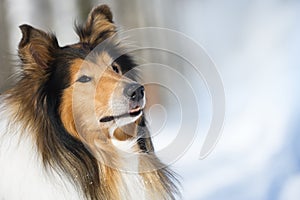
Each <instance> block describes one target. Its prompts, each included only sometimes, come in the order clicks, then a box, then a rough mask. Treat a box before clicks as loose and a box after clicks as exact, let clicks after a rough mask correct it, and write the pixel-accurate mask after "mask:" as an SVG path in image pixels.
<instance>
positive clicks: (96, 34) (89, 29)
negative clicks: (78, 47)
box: [76, 5, 116, 47]
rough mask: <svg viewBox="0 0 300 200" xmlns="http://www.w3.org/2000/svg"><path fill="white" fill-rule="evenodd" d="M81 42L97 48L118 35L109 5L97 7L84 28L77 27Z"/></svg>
mask: <svg viewBox="0 0 300 200" xmlns="http://www.w3.org/2000/svg"><path fill="white" fill-rule="evenodd" d="M76 32H77V34H78V36H79V38H80V42H82V43H88V44H90V45H91V46H92V47H95V46H97V45H98V44H100V43H101V42H102V41H104V40H105V39H107V38H110V37H112V36H113V35H114V34H115V33H116V27H115V25H114V23H113V16H112V13H111V11H110V8H109V7H108V6H107V5H101V6H98V7H95V8H94V9H93V10H92V11H91V12H90V13H89V16H88V18H87V20H86V22H85V23H84V24H83V25H82V26H76Z"/></svg>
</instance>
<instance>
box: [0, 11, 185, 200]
mask: <svg viewBox="0 0 300 200" xmlns="http://www.w3.org/2000/svg"><path fill="white" fill-rule="evenodd" d="M20 29H21V31H22V35H23V37H22V39H21V41H20V44H19V52H18V53H19V57H20V60H21V66H20V68H21V69H20V72H19V81H18V82H17V83H16V85H15V86H14V87H13V88H12V89H10V90H9V91H7V92H6V93H5V94H4V95H5V98H4V101H3V102H2V103H3V104H6V105H9V106H10V108H11V111H10V113H12V114H11V121H10V122H9V126H8V127H7V130H6V132H7V133H9V132H10V131H9V127H13V126H14V124H15V123H19V124H21V125H22V129H20V132H21V133H20V140H22V137H28V135H24V134H23V133H22V131H21V130H26V131H24V133H26V134H27V133H28V132H30V133H31V135H30V136H29V137H30V138H32V140H33V141H34V142H33V143H35V144H36V148H37V151H38V153H39V155H40V159H41V161H42V163H43V167H44V169H45V170H46V171H47V172H48V173H49V174H51V173H52V171H54V172H55V173H58V174H61V175H62V176H61V177H62V178H63V177H64V176H67V177H68V179H69V181H70V182H71V183H72V184H73V185H74V187H77V188H78V191H79V192H80V193H82V195H83V197H84V198H85V199H91V200H92V199H93V200H94V199H95V200H100V199H126V198H127V197H126V195H127V194H126V183H125V182H126V181H125V180H124V178H122V176H123V175H122V173H125V172H122V171H120V170H118V169H116V168H113V167H110V166H107V165H105V164H103V162H102V161H105V162H104V163H112V165H118V163H119V162H122V159H121V157H120V155H119V151H118V150H116V149H115V148H114V146H113V145H109V144H110V143H109V144H108V145H101V143H99V144H96V145H90V144H88V141H86V140H84V141H82V138H81V137H80V136H79V134H77V133H76V127H75V125H74V124H73V123H74V119H73V118H72V117H70V118H67V119H65V118H63V117H62V115H63V114H68V113H67V110H68V109H67V110H64V109H62V107H61V106H62V102H65V101H66V99H68V98H69V97H68V96H66V94H67V91H68V88H69V87H70V83H71V82H72V72H71V71H70V69H69V66H74V65H75V64H74V63H75V61H74V60H76V59H82V60H84V59H85V58H86V56H87V55H88V54H89V53H90V52H91V50H92V49H94V48H95V47H96V46H97V45H98V44H100V43H101V42H103V41H105V40H107V39H109V38H110V37H112V36H114V35H115V34H116V27H115V25H114V24H113V18H112V13H111V12H110V9H109V8H108V7H107V6H106V5H102V6H98V7H96V8H94V9H93V10H92V11H91V13H90V14H89V16H88V18H87V21H86V23H85V24H83V25H77V27H76V32H77V34H78V36H79V38H80V42H79V43H77V44H74V45H69V46H65V47H60V46H59V45H58V42H57V39H56V37H55V36H54V35H53V34H49V33H45V32H43V31H42V30H38V29H35V28H33V27H31V26H29V25H22V26H20ZM109 42H112V43H114V44H113V46H115V48H113V50H111V52H109V53H108V54H114V52H113V51H119V50H118V44H117V43H115V41H113V40H110V41H109ZM102 51H105V49H100V50H99V52H98V54H99V55H102V53H103V52H102ZM98 54H97V55H98ZM97 55H96V57H97ZM92 59H94V58H92ZM95 59H97V58H95ZM115 62H116V63H117V64H118V65H119V66H120V68H121V71H122V72H123V73H126V72H127V71H129V70H131V69H132V68H134V67H135V63H134V62H133V60H132V59H131V57H130V56H128V55H122V56H121V57H119V58H117V59H116V61H115ZM64 108H65V107H64ZM1 109H3V108H1ZM1 109H0V110H1ZM68 111H70V112H72V109H71V108H69V110H68ZM2 112H3V111H2ZM62 113H63V114H62ZM70 115H71V114H70ZM66 122H68V123H67V124H68V125H66V124H64V123H66ZM71 129H72V130H73V131H69V130H71ZM131 130H134V132H135V134H134V136H133V137H132V138H131V137H128V136H125V134H124V133H122V130H118V129H117V130H116V134H117V135H118V136H117V137H118V138H119V139H120V140H128V139H131V140H133V141H136V145H135V147H136V148H137V152H139V153H140V155H141V156H140V157H139V166H138V167H139V169H140V171H141V172H140V175H141V177H142V184H144V186H145V188H144V190H145V194H146V196H147V198H148V199H175V198H176V197H177V196H178V195H179V193H178V189H177V186H176V184H177V180H176V178H175V176H174V173H173V172H172V171H171V170H170V169H168V168H167V167H166V166H164V165H163V164H162V163H161V162H160V161H159V159H158V158H157V157H156V156H155V154H154V149H153V145H152V142H151V139H150V137H149V136H150V134H149V131H148V129H147V126H146V122H145V118H144V116H141V117H140V119H139V120H137V121H136V122H135V123H134V124H132V128H131ZM72 132H73V133H72ZM74 132H75V133H74ZM104 132H105V130H103V133H104ZM104 135H105V134H104ZM108 135H109V134H108V133H107V134H106V136H107V138H105V140H107V139H108V140H109V136H108ZM93 139H94V138H93ZM98 139H99V138H98ZM0 140H1V139H0ZM97 145H100V146H97ZM148 169H158V170H155V171H149V170H148ZM63 175H64V176H63ZM126 176H131V175H130V174H129V175H126ZM132 176H134V175H132ZM122 184H123V186H122ZM120 191H122V193H120ZM123 192H124V194H123ZM123 195H124V196H123ZM0 197H1V194H0Z"/></svg>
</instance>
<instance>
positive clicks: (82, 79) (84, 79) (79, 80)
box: [77, 75, 92, 83]
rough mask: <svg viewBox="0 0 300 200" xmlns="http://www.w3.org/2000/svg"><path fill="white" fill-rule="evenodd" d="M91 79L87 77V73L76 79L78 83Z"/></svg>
mask: <svg viewBox="0 0 300 200" xmlns="http://www.w3.org/2000/svg"><path fill="white" fill-rule="evenodd" d="M91 80H92V78H91V77H89V76H87V75H83V76H81V77H80V78H79V79H78V80H77V81H78V82H80V83H87V82H90V81H91Z"/></svg>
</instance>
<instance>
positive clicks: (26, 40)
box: [18, 24, 59, 70]
mask: <svg viewBox="0 0 300 200" xmlns="http://www.w3.org/2000/svg"><path fill="white" fill-rule="evenodd" d="M20 29H21V31H22V35H23V36H22V39H21V41H20V43H19V51H18V52H19V57H20V59H21V61H22V62H23V64H24V65H23V66H24V68H31V69H34V68H35V69H38V70H40V69H46V68H47V67H48V63H49V62H50V61H51V60H52V56H51V55H52V52H53V51H55V49H57V48H59V46H58V42H57V39H56V37H55V36H54V35H51V34H47V33H45V32H43V31H41V30H38V29H35V28H33V27H32V26H29V25H26V24H24V25H21V26H20Z"/></svg>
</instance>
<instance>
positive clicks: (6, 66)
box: [0, 0, 12, 93]
mask: <svg viewBox="0 0 300 200" xmlns="http://www.w3.org/2000/svg"><path fill="white" fill-rule="evenodd" d="M0 29H1V31H0V93H1V92H3V91H4V90H6V89H7V88H8V87H9V85H10V82H11V80H9V79H8V77H9V76H10V74H11V73H12V66H11V64H10V63H9V60H11V58H10V54H9V46H8V41H9V34H8V26H7V21H6V1H5V0H1V1H0Z"/></svg>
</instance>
